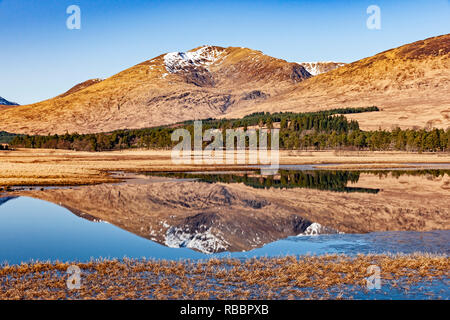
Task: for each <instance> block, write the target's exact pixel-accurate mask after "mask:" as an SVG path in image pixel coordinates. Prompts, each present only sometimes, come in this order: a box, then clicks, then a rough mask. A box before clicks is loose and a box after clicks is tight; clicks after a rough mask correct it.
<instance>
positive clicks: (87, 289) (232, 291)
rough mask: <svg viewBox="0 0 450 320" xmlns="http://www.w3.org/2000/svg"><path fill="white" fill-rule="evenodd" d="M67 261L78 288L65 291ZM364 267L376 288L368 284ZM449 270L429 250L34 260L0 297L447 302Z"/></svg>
mask: <svg viewBox="0 0 450 320" xmlns="http://www.w3.org/2000/svg"><path fill="white" fill-rule="evenodd" d="M72 264H75V265H77V266H78V267H79V268H80V269H81V283H80V284H81V287H80V289H73V290H69V289H68V288H67V284H66V281H67V277H68V275H67V274H66V271H67V269H68V267H69V266H70V265H72ZM370 265H376V266H378V267H379V268H380V269H381V273H380V276H381V289H379V290H368V289H367V281H366V278H367V277H368V276H369V275H370V274H368V273H367V268H368V267H369V266H370ZM449 270H450V261H449V258H448V257H447V256H438V255H427V254H414V255H358V256H355V257H350V256H342V255H323V256H300V257H294V256H287V257H283V258H253V259H247V260H238V259H231V258H228V259H227V258H225V259H216V258H213V259H210V260H206V261H165V260H163V261H152V260H128V259H125V260H121V261H118V260H112V261H92V262H87V263H58V262H57V263H40V262H36V263H32V264H21V265H15V266H8V265H4V266H3V267H1V268H0V299H340V298H344V299H352V298H360V299H367V298H368V299H373V298H381V299H383V298H384V299H391V298H399V297H400V298H417V297H422V298H423V297H425V298H433V299H448V298H449V296H448V294H449V293H448V287H447V285H446V284H447V283H448V281H449Z"/></svg>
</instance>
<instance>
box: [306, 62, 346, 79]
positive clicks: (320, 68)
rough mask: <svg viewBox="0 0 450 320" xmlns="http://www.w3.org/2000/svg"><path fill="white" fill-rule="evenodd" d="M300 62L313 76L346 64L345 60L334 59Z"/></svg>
mask: <svg viewBox="0 0 450 320" xmlns="http://www.w3.org/2000/svg"><path fill="white" fill-rule="evenodd" d="M299 64H300V65H301V66H303V67H304V68H305V69H306V71H308V72H309V73H310V74H311V75H313V76H317V75H318V74H321V73H325V72H328V71H331V70H334V69H336V68H339V67H342V66H343V65H345V63H343V62H334V61H317V62H299Z"/></svg>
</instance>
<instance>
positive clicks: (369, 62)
mask: <svg viewBox="0 0 450 320" xmlns="http://www.w3.org/2000/svg"><path fill="white" fill-rule="evenodd" d="M449 92H450V34H446V35H443V36H438V37H433V38H429V39H425V40H421V41H417V42H414V43H410V44H407V45H404V46H401V47H398V48H395V49H391V50H387V51H384V52H381V53H379V54H376V55H374V56H372V57H368V58H365V59H362V60H358V61H355V62H353V63H350V64H346V65H345V66H342V67H339V68H337V69H335V70H332V71H329V72H326V73H322V74H319V75H317V76H314V77H312V78H310V79H308V80H306V81H303V82H302V83H299V84H297V85H296V86H295V87H294V88H292V89H288V90H287V91H285V92H283V93H282V94H280V95H277V96H275V97H271V98H270V99H267V100H266V101H262V102H261V103H260V104H258V105H254V106H249V107H247V108H242V109H240V110H233V112H230V113H229V114H227V117H241V116H243V115H246V114H249V113H252V112H256V111H257V112H260V111H269V112H275V111H294V112H304V111H317V110H324V109H331V108H336V107H362V106H369V105H376V106H378V107H379V108H380V109H381V111H380V112H370V113H361V114H355V115H350V116H348V118H351V119H356V120H358V121H359V122H360V125H361V127H362V128H363V129H372V130H377V129H378V128H379V127H381V128H383V129H391V128H392V127H397V126H399V127H402V128H408V127H409V128H413V127H431V126H433V127H440V128H447V127H449V126H450V99H449Z"/></svg>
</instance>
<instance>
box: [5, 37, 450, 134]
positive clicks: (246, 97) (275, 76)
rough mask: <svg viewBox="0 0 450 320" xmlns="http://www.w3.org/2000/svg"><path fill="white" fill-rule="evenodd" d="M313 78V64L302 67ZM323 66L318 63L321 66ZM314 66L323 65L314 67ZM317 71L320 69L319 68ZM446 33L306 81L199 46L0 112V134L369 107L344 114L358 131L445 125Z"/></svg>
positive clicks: (295, 72) (449, 102)
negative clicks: (372, 108) (356, 123)
mask: <svg viewBox="0 0 450 320" xmlns="http://www.w3.org/2000/svg"><path fill="white" fill-rule="evenodd" d="M307 67H308V68H310V71H311V72H313V73H317V72H319V71H318V70H319V69H320V68H319V65H315V67H316V68H315V69H312V66H307ZM323 67H324V68H325V66H323ZM320 70H322V69H320ZM324 70H325V69H324ZM449 89H450V34H446V35H442V36H438V37H433V38H429V39H425V40H421V41H417V42H414V43H410V44H406V45H403V46H401V47H398V48H394V49H391V50H387V51H384V52H381V53H379V54H376V55H374V56H372V57H368V58H364V59H361V60H358V61H355V62H353V63H349V64H346V65H343V66H340V67H338V68H336V69H334V70H331V71H328V72H325V73H320V74H318V75H316V76H311V73H310V72H308V71H307V69H306V68H305V67H304V66H302V65H301V64H298V63H289V62H287V61H284V60H281V59H276V58H273V57H270V56H267V55H264V54H263V53H262V52H260V51H255V50H251V49H247V48H239V47H228V48H223V47H215V46H202V47H198V48H195V49H193V50H190V51H187V52H172V53H167V54H163V55H160V56H158V57H156V58H153V59H151V60H148V61H145V62H143V63H140V64H138V65H136V66H133V67H131V68H129V69H127V70H125V71H122V72H120V73H118V74H116V75H114V76H112V77H110V78H108V79H105V80H103V81H92V80H91V81H88V82H87V83H82V84H79V85H77V86H75V87H74V88H72V89H71V90H69V91H68V92H66V93H64V94H62V95H60V96H57V97H55V98H52V99H49V100H46V101H42V102H39V103H36V104H32V105H27V106H20V107H14V108H11V109H8V110H0V117H1V122H0V123H1V124H0V130H4V131H8V132H14V133H33V134H49V133H51V134H54V133H65V132H79V133H89V132H91V133H92V132H99V131H111V130H114V129H123V128H142V127H150V126H157V125H163V124H171V123H174V122H178V121H183V120H188V119H204V118H210V117H214V118H223V117H228V118H232V117H233V118H237V117H242V116H245V115H247V114H250V113H253V112H261V111H268V112H279V111H293V112H309V111H317V110H325V109H331V108H343V107H365V106H373V105H376V106H378V107H379V108H380V109H381V111H380V112H370V113H362V114H353V115H349V116H348V117H349V118H352V119H357V120H358V121H359V122H360V125H361V127H362V128H363V129H378V128H379V127H381V128H384V129H386V128H387V129H390V128H392V127H396V126H400V127H402V128H406V127H409V128H411V127H441V128H447V127H449V126H450V99H449V94H448V92H449V91H450V90H449Z"/></svg>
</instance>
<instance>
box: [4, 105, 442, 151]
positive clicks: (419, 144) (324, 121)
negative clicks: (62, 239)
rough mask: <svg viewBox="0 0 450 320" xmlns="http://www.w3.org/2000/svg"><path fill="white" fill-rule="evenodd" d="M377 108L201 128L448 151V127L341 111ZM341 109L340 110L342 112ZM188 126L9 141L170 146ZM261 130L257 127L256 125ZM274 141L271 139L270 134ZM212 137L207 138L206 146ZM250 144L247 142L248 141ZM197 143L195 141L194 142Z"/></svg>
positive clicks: (298, 145)
mask: <svg viewBox="0 0 450 320" xmlns="http://www.w3.org/2000/svg"><path fill="white" fill-rule="evenodd" d="M375 111H378V108H377V107H369V108H346V109H334V110H328V111H320V112H313V113H291V112H286V113H274V114H270V113H264V112H262V113H255V114H252V115H249V116H246V117H244V118H242V119H220V120H216V119H206V120H204V121H203V123H202V125H203V130H207V129H219V130H221V132H222V135H223V141H225V134H226V130H227V129H233V128H242V129H244V130H247V129H248V128H249V127H253V128H268V129H272V128H274V124H275V123H277V124H279V127H280V148H281V149H289V150H311V149H312V150H327V149H350V150H372V151H374V150H399V151H419V152H424V151H433V152H435V151H450V128H449V129H447V130H446V131H445V130H443V129H432V130H425V129H421V130H411V129H407V130H401V129H399V128H397V129H395V130H392V131H385V130H377V131H362V130H360V128H359V125H358V122H357V121H354V120H352V121H348V120H347V119H346V118H345V117H344V116H343V115H342V114H349V113H361V112H375ZM338 114H340V115H338ZM177 128H184V129H186V130H188V131H189V132H191V137H192V139H193V137H194V125H193V122H192V121H186V122H182V123H178V124H176V125H172V126H162V127H155V128H147V129H136V130H116V131H113V132H110V133H97V134H77V133H74V134H69V133H67V134H64V135H52V136H37V135H35V136H30V135H17V136H14V138H13V139H12V140H11V142H10V144H11V145H12V146H14V147H24V148H48V149H68V150H79V151H108V150H120V149H130V148H149V149H150V148H157V149H161V148H162V149H164V148H165V149H169V148H172V147H174V146H175V145H176V144H177V143H178V141H172V140H171V134H172V132H173V131H174V130H175V129H177ZM257 130H259V129H257ZM269 141H270V139H269ZM208 143H209V142H205V143H204V144H205V145H207V144H208ZM247 143H248V141H247ZM192 145H193V144H192Z"/></svg>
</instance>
